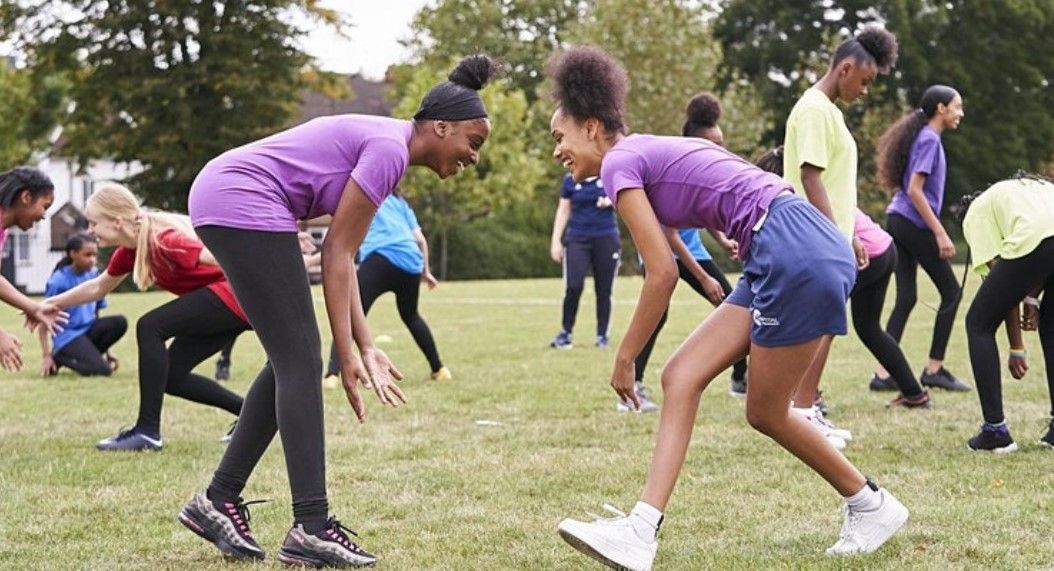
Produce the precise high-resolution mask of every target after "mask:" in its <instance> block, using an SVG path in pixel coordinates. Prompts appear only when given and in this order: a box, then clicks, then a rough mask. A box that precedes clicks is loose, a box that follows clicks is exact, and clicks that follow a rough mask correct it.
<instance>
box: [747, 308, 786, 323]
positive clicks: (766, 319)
mask: <svg viewBox="0 0 1054 571" xmlns="http://www.w3.org/2000/svg"><path fill="white" fill-rule="evenodd" d="M751 314H752V315H753V317H754V325H757V326H758V327H775V326H777V325H779V324H780V320H779V319H776V318H775V317H765V316H764V315H761V311H760V310H759V309H757V308H754V310H753V311H752V312H751Z"/></svg>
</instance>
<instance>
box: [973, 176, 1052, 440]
mask: <svg viewBox="0 0 1054 571" xmlns="http://www.w3.org/2000/svg"><path fill="white" fill-rule="evenodd" d="M959 216H960V217H961V219H962V227H963V237H964V238H965V239H966V243H967V244H968V245H969V247H970V258H971V259H972V260H973V269H974V270H975V271H976V272H978V273H979V274H981V275H983V276H985V279H984V282H983V283H982V284H981V286H980V288H978V290H977V295H976V296H975V297H974V299H973V302H971V303H970V309H969V310H967V313H966V337H967V343H968V347H969V350H970V365H971V367H972V368H973V374H974V379H975V380H976V382H977V396H978V398H979V399H980V401H981V413H982V416H983V418H984V422H983V423H982V424H981V429H980V430H979V431H978V432H977V434H975V435H974V436H973V438H970V440H969V441H968V442H967V445H968V446H969V447H970V449H971V450H979V451H989V452H998V453H1006V452H1013V451H1015V450H1017V443H1016V442H1015V441H1014V439H1013V437H1012V436H1011V434H1010V428H1009V426H1008V425H1007V423H1006V418H1005V417H1004V415H1003V392H1002V379H1001V378H1000V374H999V369H1000V364H999V348H998V346H997V344H996V339H995V337H996V330H997V329H998V328H999V325H1000V324H1003V323H1005V324H1006V333H1007V341H1008V342H1009V343H1010V347H1009V357H1008V359H1007V368H1008V369H1009V372H1010V375H1011V376H1012V377H1013V378H1015V379H1021V378H1023V377H1024V376H1025V373H1026V372H1028V352H1027V351H1026V350H1025V344H1024V341H1023V335H1022V333H1021V332H1022V330H1025V331H1037V332H1038V333H1039V342H1040V346H1041V347H1042V350H1043V359H1044V361H1045V362H1046V364H1047V367H1046V376H1047V390H1048V391H1049V392H1050V399H1051V419H1050V424H1049V425H1048V429H1047V432H1046V434H1044V435H1043V436H1041V437H1040V439H1039V443H1040V444H1041V445H1043V446H1046V447H1054V367H1051V364H1052V363H1054V314H1052V310H1051V309H1050V307H1049V305H1050V304H1049V302H1048V303H1043V301H1041V300H1040V299H1039V295H1040V293H1041V292H1043V291H1049V290H1050V289H1051V288H1052V287H1054V181H1051V180H1050V179H1047V178H1045V177H1041V176H1038V175H1030V174H1027V173H1019V174H1018V175H1017V176H1016V177H1014V178H1010V179H1007V180H1003V181H1000V182H997V183H995V184H994V185H992V186H990V187H988V189H986V190H984V191H982V192H979V193H976V194H973V195H970V196H967V197H964V198H963V199H962V208H961V209H960V211H959Z"/></svg>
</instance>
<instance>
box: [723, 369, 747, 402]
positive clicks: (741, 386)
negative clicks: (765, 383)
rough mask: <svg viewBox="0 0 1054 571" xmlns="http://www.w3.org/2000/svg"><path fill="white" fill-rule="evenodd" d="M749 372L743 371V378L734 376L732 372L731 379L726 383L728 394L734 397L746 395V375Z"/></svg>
mask: <svg viewBox="0 0 1054 571" xmlns="http://www.w3.org/2000/svg"><path fill="white" fill-rule="evenodd" d="M749 376H750V373H749V372H747V373H743V378H742V379H739V378H736V374H735V373H732V381H731V383H729V385H728V394H730V395H732V396H734V397H736V398H744V397H746V396H747V377H749Z"/></svg>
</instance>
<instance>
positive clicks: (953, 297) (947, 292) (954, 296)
mask: <svg viewBox="0 0 1054 571" xmlns="http://www.w3.org/2000/svg"><path fill="white" fill-rule="evenodd" d="M962 291H963V290H962V288H960V287H959V284H952V285H951V286H949V287H946V288H944V289H943V290H941V308H942V309H944V308H947V307H955V306H957V305H959V300H960V299H962Z"/></svg>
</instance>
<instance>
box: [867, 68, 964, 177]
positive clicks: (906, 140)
mask: <svg viewBox="0 0 1054 571" xmlns="http://www.w3.org/2000/svg"><path fill="white" fill-rule="evenodd" d="M957 95H959V92H958V91H955V90H954V89H952V88H951V87H948V86H947V85H931V86H930V87H929V88H927V89H926V91H925V93H923V94H922V99H921V100H920V101H919V106H918V108H916V109H914V110H912V111H911V112H910V113H908V114H907V115H904V116H903V117H901V118H900V119H899V120H898V121H897V122H896V123H893V125H892V126H891V127H890V128H889V129H886V132H885V133H883V134H882V137H881V138H879V139H878V161H877V162H878V182H879V184H881V185H882V186H884V187H886V188H888V189H890V190H896V189H898V188H900V187H901V185H902V184H903V182H902V179H903V178H904V170H905V169H907V168H908V154H909V153H910V152H911V144H912V143H914V142H915V137H917V136H918V134H919V131H921V130H922V128H923V127H925V126H926V123H928V122H929V121H930V119H932V118H933V116H934V115H935V114H936V113H937V106H938V105H939V104H942V103H943V104H944V105H948V104H950V103H951V102H952V100H953V99H955V96H957Z"/></svg>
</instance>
